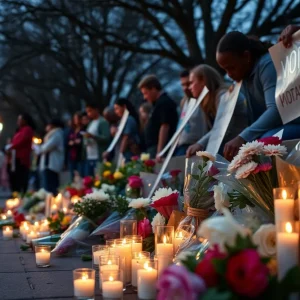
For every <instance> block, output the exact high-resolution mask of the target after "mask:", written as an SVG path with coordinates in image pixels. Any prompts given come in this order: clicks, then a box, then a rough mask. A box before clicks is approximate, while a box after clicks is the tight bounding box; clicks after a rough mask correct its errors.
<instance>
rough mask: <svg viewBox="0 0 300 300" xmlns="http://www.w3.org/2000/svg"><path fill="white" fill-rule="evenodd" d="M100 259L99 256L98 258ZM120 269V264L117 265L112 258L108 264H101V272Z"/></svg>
mask: <svg viewBox="0 0 300 300" xmlns="http://www.w3.org/2000/svg"><path fill="white" fill-rule="evenodd" d="M98 260H99V258H98ZM118 270H119V266H118V265H116V264H113V263H112V262H111V260H109V261H108V262H107V265H102V266H100V272H103V271H118Z"/></svg>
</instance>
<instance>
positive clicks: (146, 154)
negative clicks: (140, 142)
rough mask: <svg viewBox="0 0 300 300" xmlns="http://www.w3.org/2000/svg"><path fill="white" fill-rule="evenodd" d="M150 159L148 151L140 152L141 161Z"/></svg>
mask: <svg viewBox="0 0 300 300" xmlns="http://www.w3.org/2000/svg"><path fill="white" fill-rule="evenodd" d="M149 159H150V154H149V153H142V154H141V161H146V160H149Z"/></svg>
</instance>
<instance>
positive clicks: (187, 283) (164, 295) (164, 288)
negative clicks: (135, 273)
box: [156, 265, 205, 300]
mask: <svg viewBox="0 0 300 300" xmlns="http://www.w3.org/2000/svg"><path fill="white" fill-rule="evenodd" d="M157 289H158V290H159V291H158V295H157V298H156V299H157V300H173V299H188V300H196V299H198V296H199V294H201V293H202V292H204V291H205V283H204V281H203V280H202V279H201V278H200V277H198V276H197V275H195V274H193V273H190V272H189V271H188V270H187V269H186V268H185V267H183V266H177V265H171V266H169V267H168V268H166V269H165V270H164V271H163V272H162V273H161V275H160V277H159V279H158V282H157Z"/></svg>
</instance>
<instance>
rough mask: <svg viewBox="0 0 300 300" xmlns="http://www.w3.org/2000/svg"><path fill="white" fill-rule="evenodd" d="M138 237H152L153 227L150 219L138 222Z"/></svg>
mask: <svg viewBox="0 0 300 300" xmlns="http://www.w3.org/2000/svg"><path fill="white" fill-rule="evenodd" d="M137 230H138V235H140V236H142V237H143V239H145V238H146V237H148V236H149V235H151V233H152V226H151V223H150V221H149V220H148V219H146V218H144V220H141V221H139V222H138V229H137Z"/></svg>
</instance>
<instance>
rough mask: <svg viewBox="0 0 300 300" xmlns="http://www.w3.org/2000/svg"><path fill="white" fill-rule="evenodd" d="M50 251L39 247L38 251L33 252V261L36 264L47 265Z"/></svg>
mask: <svg viewBox="0 0 300 300" xmlns="http://www.w3.org/2000/svg"><path fill="white" fill-rule="evenodd" d="M50 255H51V254H50V252H48V251H47V250H45V249H41V251H40V252H35V262H36V264H37V265H42V266H43V265H49V263H50Z"/></svg>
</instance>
